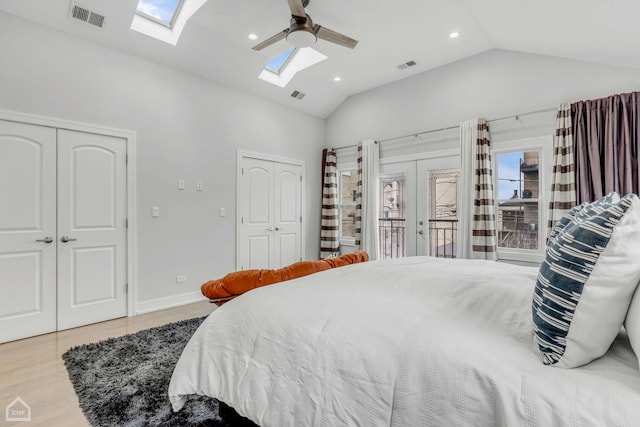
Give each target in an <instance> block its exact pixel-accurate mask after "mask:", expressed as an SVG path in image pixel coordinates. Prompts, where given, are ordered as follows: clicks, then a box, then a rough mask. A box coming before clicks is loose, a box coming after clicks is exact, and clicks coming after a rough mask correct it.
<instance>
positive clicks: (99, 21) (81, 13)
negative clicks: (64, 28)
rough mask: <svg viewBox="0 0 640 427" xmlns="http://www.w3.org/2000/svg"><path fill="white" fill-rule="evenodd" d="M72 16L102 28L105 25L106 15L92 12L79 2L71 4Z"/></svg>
mask: <svg viewBox="0 0 640 427" xmlns="http://www.w3.org/2000/svg"><path fill="white" fill-rule="evenodd" d="M71 17H72V18H74V19H77V20H79V21H82V22H86V23H87V24H90V25H93V26H94V27H98V28H102V27H103V26H104V15H101V14H99V13H96V12H92V11H90V10H89V9H86V8H84V7H81V6H78V5H77V4H72V5H71Z"/></svg>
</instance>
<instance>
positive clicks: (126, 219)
mask: <svg viewBox="0 0 640 427" xmlns="http://www.w3.org/2000/svg"><path fill="white" fill-rule="evenodd" d="M124 227H125V228H129V218H125V219H124Z"/></svg>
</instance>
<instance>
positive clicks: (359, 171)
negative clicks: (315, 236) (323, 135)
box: [355, 144, 362, 249]
mask: <svg viewBox="0 0 640 427" xmlns="http://www.w3.org/2000/svg"><path fill="white" fill-rule="evenodd" d="M356 165H357V169H356V170H357V174H358V184H357V187H356V212H355V215H356V217H355V221H356V249H361V248H362V144H360V145H358V161H357V163H356Z"/></svg>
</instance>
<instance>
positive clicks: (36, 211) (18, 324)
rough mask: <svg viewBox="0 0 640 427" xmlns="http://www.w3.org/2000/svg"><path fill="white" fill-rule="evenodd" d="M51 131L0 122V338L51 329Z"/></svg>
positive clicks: (53, 256)
mask: <svg viewBox="0 0 640 427" xmlns="http://www.w3.org/2000/svg"><path fill="white" fill-rule="evenodd" d="M55 160H56V131H55V129H52V128H47V127H42V126H32V125H26V124H22V123H14V122H6V121H0V342H6V341H11V340H15V339H20V338H24V337H28V336H32V335H38V334H44V333H47V332H51V331H54V330H55V329H56V244H55V240H54V239H55V237H56V166H55V165H56V161H55Z"/></svg>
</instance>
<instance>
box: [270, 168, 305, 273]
mask: <svg viewBox="0 0 640 427" xmlns="http://www.w3.org/2000/svg"><path fill="white" fill-rule="evenodd" d="M274 188H275V194H274V196H275V203H274V209H275V212H274V219H275V222H274V224H275V227H274V236H275V239H274V240H275V242H274V243H275V245H274V246H275V247H274V252H276V253H275V254H274V255H275V259H274V263H275V264H274V265H275V266H276V268H282V267H285V266H287V265H289V264H293V263H294V262H296V261H302V253H301V242H302V238H301V234H300V233H301V231H302V230H301V228H302V227H301V221H302V212H301V208H302V200H300V198H301V195H302V191H301V190H302V168H301V167H300V166H299V165H291V164H287V163H275V164H274Z"/></svg>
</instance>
